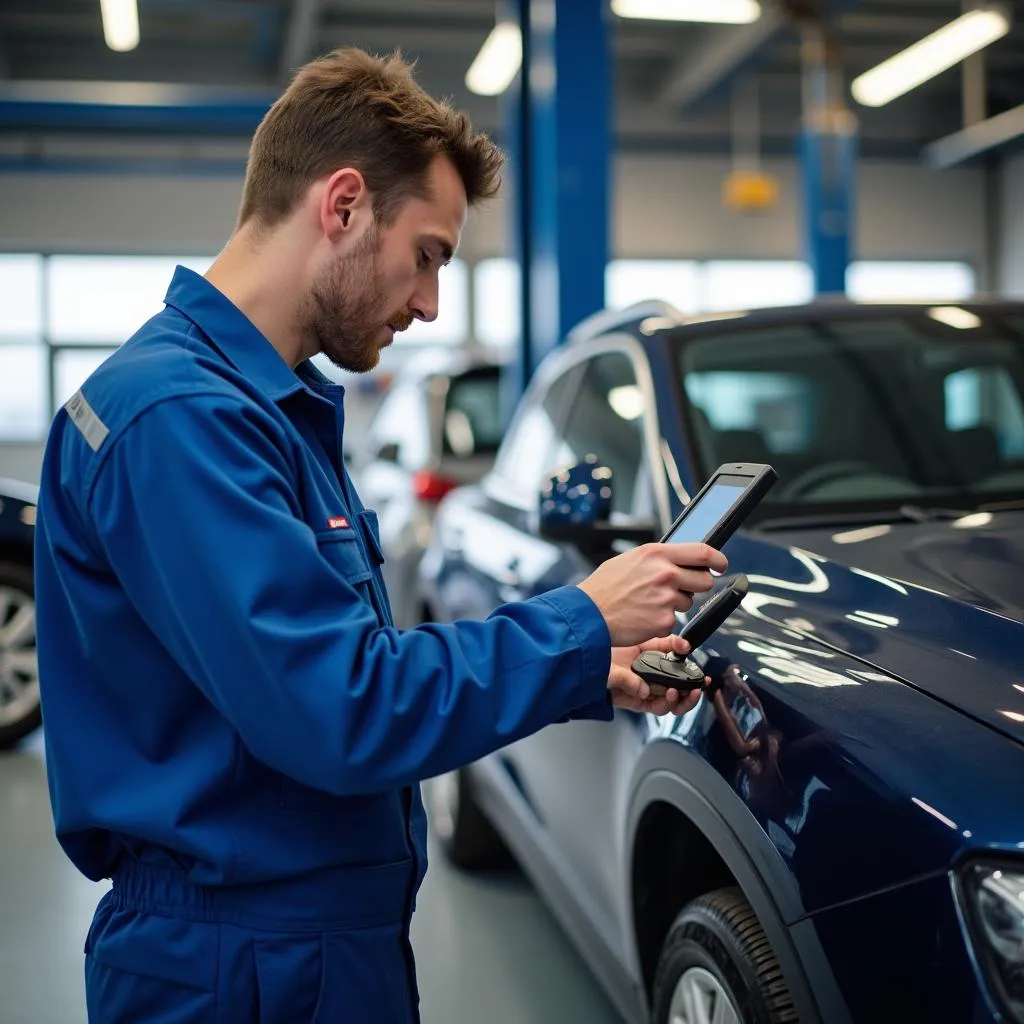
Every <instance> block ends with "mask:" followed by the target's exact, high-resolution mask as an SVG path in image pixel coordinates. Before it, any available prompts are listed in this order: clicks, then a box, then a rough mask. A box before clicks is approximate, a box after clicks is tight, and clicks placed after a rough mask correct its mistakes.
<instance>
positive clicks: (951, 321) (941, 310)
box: [928, 306, 981, 331]
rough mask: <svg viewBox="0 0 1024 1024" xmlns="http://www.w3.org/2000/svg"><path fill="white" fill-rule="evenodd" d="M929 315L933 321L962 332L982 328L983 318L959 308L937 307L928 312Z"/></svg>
mask: <svg viewBox="0 0 1024 1024" xmlns="http://www.w3.org/2000/svg"><path fill="white" fill-rule="evenodd" d="M928 315H929V316H930V317H931V318H932V319H933V320H938V321H939V323H940V324H946V325H947V326H948V327H955V328H957V330H960V331H971V330H974V328H975V327H980V326H981V317H980V316H978V314H977V313H972V312H971V311H970V310H969V309H961V308H960V307H959V306H936V307H935V308H934V309H929V310H928Z"/></svg>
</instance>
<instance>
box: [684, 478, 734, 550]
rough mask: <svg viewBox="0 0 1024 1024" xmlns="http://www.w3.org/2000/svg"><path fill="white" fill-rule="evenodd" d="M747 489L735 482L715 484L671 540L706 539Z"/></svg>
mask: <svg viewBox="0 0 1024 1024" xmlns="http://www.w3.org/2000/svg"><path fill="white" fill-rule="evenodd" d="M733 479H735V477H734V478H733ZM745 490H746V488H745V487H737V486H735V484H713V485H712V486H711V489H710V490H709V491H708V492H707V494H705V495H704V497H703V498H701V500H700V501H699V502H698V503H697V504H696V505H694V506H693V508H692V509H691V510H690V511H689V512H688V513H687V514H686V517H685V518H684V519H683V521H682V522H681V523H680V524H679V526H678V527H676V529H675V530H674V531H673V532H672V534H671V535H670V536H669V538H668V539H669V542H670V543H672V544H687V543H689V542H691V541H702V540H704V538H705V537H706V536H707V535H708V534H709V533H710V532H711V530H712V528H713V527H714V526H715V524H716V523H717V522H718V521H719V520H720V519H721V518H722V516H724V515H725V513H726V512H728V511H729V509H730V508H731V507H732V504H733V502H734V501H736V499H737V498H739V496H740V495H741V494H742V493H743V492H744V491H745Z"/></svg>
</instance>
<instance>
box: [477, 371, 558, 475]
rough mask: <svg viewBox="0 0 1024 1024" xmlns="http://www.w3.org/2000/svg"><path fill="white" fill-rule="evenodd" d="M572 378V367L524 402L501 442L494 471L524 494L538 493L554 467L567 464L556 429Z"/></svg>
mask: <svg viewBox="0 0 1024 1024" xmlns="http://www.w3.org/2000/svg"><path fill="white" fill-rule="evenodd" d="M576 379H577V373H576V367H572V368H571V369H569V370H567V371H566V372H565V373H564V374H562V376H560V377H558V378H557V379H556V380H555V381H553V382H552V384H551V385H550V387H548V388H547V390H546V391H544V392H543V393H542V394H534V395H533V396H532V397H531V398H530V399H528V400H527V402H526V404H524V405H523V406H522V407H521V409H520V410H519V414H518V415H517V416H516V418H515V420H514V422H513V424H512V426H511V428H510V430H509V432H508V434H507V436H506V437H505V440H504V441H503V442H502V446H501V449H500V450H499V453H498V458H497V462H496V471H497V472H498V473H499V474H500V475H501V476H502V477H503V478H504V479H506V480H508V481H510V482H512V483H515V484H516V486H517V487H518V488H521V489H522V490H523V492H524V493H527V494H533V493H535V492H537V491H539V490H540V488H541V486H542V485H543V484H544V483H545V482H546V481H547V478H548V476H550V474H551V473H552V471H553V470H554V469H555V468H556V467H558V466H560V465H565V464H566V463H567V462H568V461H570V460H569V458H568V457H567V451H566V448H565V446H564V445H563V444H562V442H561V439H560V437H559V435H558V430H559V426H560V424H561V421H562V413H563V410H564V408H565V403H566V400H567V399H568V397H569V395H570V393H571V388H572V384H573V382H574V381H575V380H576Z"/></svg>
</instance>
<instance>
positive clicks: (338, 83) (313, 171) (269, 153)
mask: <svg viewBox="0 0 1024 1024" xmlns="http://www.w3.org/2000/svg"><path fill="white" fill-rule="evenodd" d="M438 155H444V156H446V157H448V159H449V160H451V162H452V163H453V164H454V166H455V168H456V170H457V171H458V172H459V176H460V177H461V178H462V183H463V185H464V186H465V189H466V198H467V200H468V202H469V204H470V205H473V204H474V203H476V202H478V201H479V200H481V199H488V198H490V197H491V196H493V195H494V194H495V193H496V192H497V191H498V188H499V186H500V185H501V167H502V164H503V163H504V159H505V157H504V154H503V153H502V152H501V150H500V149H499V148H498V147H497V146H496V145H495V144H494V143H493V142H492V141H491V140H490V139H489V138H488V137H487V136H486V135H484V134H483V133H480V132H474V131H473V130H472V128H471V126H470V123H469V119H468V118H467V117H466V115H465V114H462V113H459V112H458V111H456V110H454V109H453V108H452V107H451V106H450V105H449V104H448V103H442V102H439V101H438V100H435V99H434V98H433V97H432V96H430V95H429V94H428V93H427V92H426V91H425V90H424V89H423V88H422V87H421V86H420V85H419V84H417V82H416V81H415V79H414V78H413V73H412V65H411V64H410V63H409V62H407V61H406V60H405V59H404V58H403V57H402V55H401V54H400V53H397V52H396V53H393V54H391V55H390V56H388V57H383V58H380V57H374V56H371V55H370V54H368V53H365V52H364V51H362V50H358V49H354V48H346V49H339V50H335V51H334V52H333V53H329V54H327V55H326V56H324V57H320V58H318V59H317V60H314V61H311V62H310V63H309V64H306V65H305V66H304V67H302V68H300V69H299V70H298V72H296V74H295V77H294V79H293V80H292V82H291V84H290V85H289V86H288V88H287V89H286V90H285V92H284V93H283V94H282V95H281V96H280V97H279V98H278V100H277V101H276V102H275V103H274V105H273V106H272V107H271V108H270V110H269V111H267V113H266V116H265V117H264V118H263V120H262V121H261V122H260V125H259V127H258V128H257V129H256V134H255V135H254V136H253V140H252V145H251V147H250V149H249V163H248V166H247V168H246V175H245V187H244V189H243V191H242V206H241V209H240V211H239V215H238V221H239V224H240V225H241V224H244V223H246V222H247V221H249V220H251V219H254V218H255V220H256V222H257V223H258V224H259V225H260V226H261V227H273V226H275V225H276V224H278V223H279V222H280V221H282V220H283V219H284V218H285V217H287V216H288V215H289V214H290V213H291V212H292V211H293V210H294V209H295V208H296V206H297V205H298V203H299V201H300V200H301V198H302V197H303V196H304V195H305V194H306V192H307V190H308V189H309V187H310V186H311V185H312V184H313V182H314V181H316V180H317V179H318V178H321V177H323V176H324V175H327V174H330V173H332V172H333V171H335V170H338V169H339V168H341V167H354V168H356V169H357V170H359V171H360V172H361V173H362V175H363V178H364V179H365V181H366V185H367V188H368V189H369V190H370V192H371V194H372V195H373V200H374V216H375V218H376V220H377V221H378V222H379V223H381V224H383V225H385V226H387V225H389V224H391V223H393V222H394V219H395V217H396V216H397V214H398V210H399V208H400V207H401V205H402V203H403V202H404V201H405V200H406V199H408V198H410V197H412V196H418V197H421V198H422V197H426V195H427V193H428V187H427V173H428V170H429V168H430V165H431V163H432V162H433V160H434V158H435V157H436V156H438Z"/></svg>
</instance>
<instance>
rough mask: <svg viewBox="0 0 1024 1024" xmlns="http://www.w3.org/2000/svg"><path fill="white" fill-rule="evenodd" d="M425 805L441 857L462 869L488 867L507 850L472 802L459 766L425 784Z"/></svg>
mask: <svg viewBox="0 0 1024 1024" xmlns="http://www.w3.org/2000/svg"><path fill="white" fill-rule="evenodd" d="M426 795H427V807H428V809H429V811H430V822H431V824H432V825H433V826H434V833H435V835H436V836H437V838H438V840H439V841H440V844H441V849H442V850H444V853H445V856H447V858H448V859H449V860H450V861H451V862H452V863H453V864H454V865H455V866H456V867H460V868H464V869H466V870H472V869H477V868H487V867H492V866H494V865H496V864H500V863H502V862H503V861H505V860H506V859H507V858H508V850H507V848H506V846H505V843H504V842H503V841H502V838H501V836H499V835H498V833H497V832H496V831H495V829H494V826H493V825H492V824H491V823H490V822H489V821H488V820H487V816H486V815H485V814H484V812H483V810H481V808H480V805H479V804H478V803H477V802H476V798H475V796H474V793H473V779H472V777H471V776H470V774H469V771H468V770H467V769H465V768H459V769H457V770H456V771H453V772H446V773H445V774H444V775H438V776H437V777H436V778H433V779H431V780H430V781H429V782H428V783H427V784H426Z"/></svg>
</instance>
